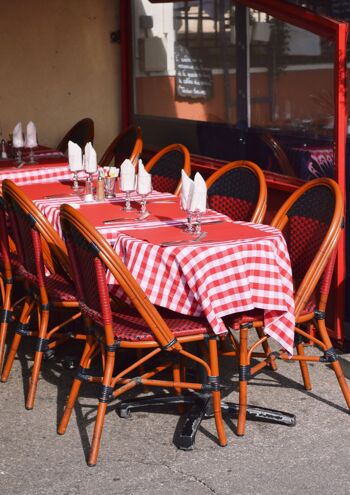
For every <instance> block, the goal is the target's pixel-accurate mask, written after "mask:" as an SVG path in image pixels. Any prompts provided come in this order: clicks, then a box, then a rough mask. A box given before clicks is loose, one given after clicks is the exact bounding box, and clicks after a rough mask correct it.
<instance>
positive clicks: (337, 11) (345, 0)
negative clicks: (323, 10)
mask: <svg viewBox="0 0 350 495" xmlns="http://www.w3.org/2000/svg"><path fill="white" fill-rule="evenodd" d="M331 16H332V17H334V18H335V19H338V20H340V21H349V20H350V1H349V0H331Z"/></svg>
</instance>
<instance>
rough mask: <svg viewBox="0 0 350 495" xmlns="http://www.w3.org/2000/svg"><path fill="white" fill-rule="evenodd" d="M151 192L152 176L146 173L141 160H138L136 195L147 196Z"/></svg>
mask: <svg viewBox="0 0 350 495" xmlns="http://www.w3.org/2000/svg"><path fill="white" fill-rule="evenodd" d="M151 191H152V176H151V174H149V173H148V172H146V170H145V167H144V165H143V163H142V160H139V167H138V174H137V192H138V194H149V193H150V192H151Z"/></svg>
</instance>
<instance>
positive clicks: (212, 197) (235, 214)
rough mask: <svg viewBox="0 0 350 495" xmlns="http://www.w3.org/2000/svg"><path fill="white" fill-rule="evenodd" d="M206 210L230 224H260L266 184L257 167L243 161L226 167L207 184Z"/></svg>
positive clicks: (216, 173) (263, 208)
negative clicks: (211, 210)
mask: <svg viewBox="0 0 350 495" xmlns="http://www.w3.org/2000/svg"><path fill="white" fill-rule="evenodd" d="M207 187H208V206H209V208H211V209H213V210H215V211H219V212H220V213H223V214H225V215H227V216H229V217H230V218H232V220H235V221H238V220H241V221H247V222H249V221H255V222H259V221H261V220H262V217H263V214H264V212H265V209H266V184H265V179H264V176H263V173H262V172H261V170H260V169H259V167H258V166H257V165H256V164H254V163H252V162H246V161H241V160H240V161H236V162H232V163H229V164H227V165H225V166H224V167H222V169H220V170H219V171H217V172H215V173H214V174H213V175H212V176H211V177H209V179H208V180H207Z"/></svg>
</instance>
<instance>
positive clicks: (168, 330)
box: [58, 205, 226, 466]
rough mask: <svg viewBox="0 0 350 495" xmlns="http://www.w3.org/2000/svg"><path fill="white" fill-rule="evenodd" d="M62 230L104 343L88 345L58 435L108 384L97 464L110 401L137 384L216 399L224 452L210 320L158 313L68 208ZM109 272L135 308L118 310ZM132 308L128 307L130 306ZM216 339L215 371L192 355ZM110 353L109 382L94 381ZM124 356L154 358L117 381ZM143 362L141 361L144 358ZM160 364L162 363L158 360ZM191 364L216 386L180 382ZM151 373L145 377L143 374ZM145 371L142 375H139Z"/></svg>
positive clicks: (85, 308) (85, 307) (96, 439)
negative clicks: (89, 390)
mask: <svg viewBox="0 0 350 495" xmlns="http://www.w3.org/2000/svg"><path fill="white" fill-rule="evenodd" d="M61 224H62V229H63V232H64V236H65V240H66V244H67V248H68V253H69V257H70V260H71V265H72V271H73V275H74V280H75V284H76V289H77V293H78V296H79V301H80V305H81V310H82V312H83V313H84V314H85V315H87V316H88V317H90V318H91V319H92V320H93V322H94V324H95V326H96V341H95V342H91V341H87V343H86V349H85V350H84V352H83V356H82V359H81V362H80V369H79V372H78V374H77V376H76V378H75V380H74V383H73V385H72V388H71V392H70V396H69V398H68V402H67V405H66V408H65V411H64V415H63V417H62V419H61V422H60V424H59V428H58V433H60V434H63V433H65V431H66V428H67V425H68V422H69V418H70V416H71V412H72V409H73V407H74V404H75V401H76V399H77V396H78V393H79V388H80V385H81V382H82V381H83V380H84V381H87V382H94V383H96V382H98V383H100V392H99V397H98V410H97V416H96V422H95V428H94V434H93V439H92V444H91V449H90V454H89V459H88V464H89V465H90V466H93V465H95V464H96V462H97V456H98V451H99V447H100V439H101V435H102V428H103V422H104V417H105V414H106V408H107V404H108V402H110V401H111V400H113V399H115V398H117V397H120V396H121V394H122V393H124V392H126V391H128V390H131V389H133V388H134V387H136V386H137V385H144V386H155V387H161V388H164V387H165V388H167V387H168V388H174V389H175V391H177V392H178V393H180V392H181V391H183V390H188V389H192V390H195V391H201V390H203V389H206V390H207V393H208V391H209V394H210V393H211V396H212V400H213V408H214V416H215V422H216V428H217V432H218V437H219V443H220V445H225V444H226V437H225V432H224V428H223V423H222V416H221V405H220V389H219V387H218V386H215V384H217V383H218V357H217V343H216V339H215V337H214V336H213V337H212V338H210V335H208V332H210V328H209V326H208V323H207V321H206V320H205V319H201V318H190V317H185V316H183V315H180V314H178V313H174V312H172V311H168V310H158V309H156V307H155V306H153V305H152V304H151V302H150V301H149V299H148V298H147V297H146V295H145V294H144V292H143V291H142V289H141V288H140V287H139V285H138V284H137V282H136V280H135V279H134V278H133V277H132V275H131V274H130V272H129V271H128V269H127V268H126V266H125V265H124V264H123V262H122V260H121V259H120V258H119V256H117V254H116V253H115V252H114V250H113V249H112V248H111V246H110V245H109V244H108V242H107V241H106V239H104V238H103V237H102V236H101V234H100V233H99V232H97V231H96V230H95V229H94V227H92V225H91V224H89V222H88V221H87V220H86V219H85V218H84V217H83V216H82V215H81V214H80V213H79V212H78V211H77V210H75V209H74V208H72V207H70V206H69V205H63V206H62V207H61ZM106 270H110V271H111V273H112V274H113V276H114V277H115V279H116V280H117V282H118V283H119V284H120V286H121V288H122V289H123V290H124V292H125V295H126V296H127V297H128V299H129V300H130V301H131V303H132V306H131V307H127V308H126V309H123V307H122V306H120V308H119V309H117V310H115V311H112V309H111V306H110V299H109V293H108V286H107V282H106V276H105V274H106ZM124 307H125V305H124ZM205 339H208V345H209V364H208V363H207V362H206V361H204V360H203V359H201V358H199V357H197V356H196V355H194V354H191V353H190V352H188V351H186V350H185V348H184V346H185V344H186V343H189V342H203V341H204V340H205ZM100 346H101V347H102V350H103V351H102V352H103V364H104V366H103V375H102V376H100V377H97V376H93V375H92V374H91V371H90V370H89V369H88V368H89V365H90V361H91V357H92V355H93V354H94V353H95V352H96V348H97V347H98V348H99V347H100ZM118 349H136V350H140V349H142V350H144V352H146V354H145V355H143V356H142V357H141V358H140V357H138V358H137V360H136V362H134V363H133V364H132V365H130V366H128V367H127V368H126V369H124V370H123V371H121V372H117V373H116V374H114V365H115V360H116V354H117V353H118ZM139 356H140V355H139ZM153 358H156V359H155V360H154V359H153ZM183 358H186V359H187V360H189V361H190V362H192V363H194V364H197V365H199V366H200V367H202V368H203V369H204V371H205V373H207V375H208V383H206V384H203V383H196V382H192V383H191V382H187V381H186V380H185V379H184V377H181V376H180V365H179V361H181V360H182V359H183ZM145 365H146V366H147V369H145V370H144V372H141V371H140V367H142V366H145ZM166 369H170V370H173V380H169V379H166V378H165V377H164V378H162V377H159V378H158V377H157V375H158V373H161V372H162V371H164V370H166ZM135 371H139V376H137V375H135V373H134V372H135Z"/></svg>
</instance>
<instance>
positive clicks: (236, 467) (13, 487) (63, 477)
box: [0, 348, 350, 495]
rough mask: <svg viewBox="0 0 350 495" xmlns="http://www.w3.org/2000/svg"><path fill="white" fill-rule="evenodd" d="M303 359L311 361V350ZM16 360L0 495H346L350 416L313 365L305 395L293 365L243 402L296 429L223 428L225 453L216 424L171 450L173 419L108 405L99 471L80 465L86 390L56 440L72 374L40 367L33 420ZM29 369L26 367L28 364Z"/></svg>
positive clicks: (232, 380)
mask: <svg viewBox="0 0 350 495" xmlns="http://www.w3.org/2000/svg"><path fill="white" fill-rule="evenodd" d="M309 352H317V350H315V349H312V348H311V349H310V351H309ZM25 363H26V359H25V356H24V355H23V354H22V357H21V360H16V362H15V365H14V369H13V373H12V375H11V377H10V380H9V382H8V383H6V384H2V383H1V384H0V411H1V412H0V425H1V429H0V442H1V455H0V494H1V495H19V494H21V495H22V494H23V495H34V494H35V495H54V494H60V495H75V494H77V495H78V494H79V495H80V494H84V495H85V494H86V495H90V494H91V495H92V494H94V495H95V494H97V493H99V494H101V495H103V494H105V493H108V494H111V495H114V494H115V495H119V494H120V495H129V494H130V495H131V494H132V495H139V494H140V495H141V494H143V495H145V494H150V495H158V494H159V495H163V494H174V495H175V494H176V495H177V494H189V493H190V494H191V495H197V494H201V495H202V494H204V495H205V494H219V495H226V494H230V495H232V494H235V495H239V494H244V495H246V494H282V493H283V494H300V493H304V494H316V493H317V494H328V493H329V494H330V493H332V494H333V493H337V494H346V493H349V492H350V427H349V426H350V416H349V414H348V411H347V409H346V405H345V402H344V399H343V397H342V395H341V392H340V389H339V387H338V385H337V381H336V378H335V375H334V373H333V372H332V371H331V370H330V369H329V368H328V367H327V366H325V365H320V364H318V365H317V364H311V365H309V368H310V373H311V378H312V382H313V385H314V388H313V390H312V391H311V392H306V391H304V390H303V388H302V386H301V376H300V372H299V366H298V364H297V363H286V362H278V371H277V372H271V371H268V372H266V373H261V374H260V375H258V376H257V377H256V378H255V379H253V380H251V381H250V383H249V403H250V404H253V405H260V406H263V407H272V408H275V409H281V410H285V411H288V412H293V413H295V414H296V416H297V425H296V426H295V427H292V428H290V427H289V428H288V427H285V426H281V425H273V424H266V423H265V424H264V423H256V422H249V423H248V426H247V432H246V436H245V437H237V436H236V434H235V421H230V420H229V421H228V422H227V423H226V425H225V426H226V433H227V436H228V441H229V443H228V446H227V447H225V448H221V447H219V446H218V445H217V443H216V441H215V427H214V422H213V420H207V421H205V422H203V423H202V426H201V429H200V431H199V432H198V435H197V440H196V446H195V449H194V450H193V451H190V452H183V451H179V450H177V449H176V448H175V447H174V445H173V443H172V437H173V434H174V430H175V427H176V424H177V421H178V416H177V415H176V413H174V414H169V413H168V414H166V413H148V412H142V413H141V412H139V413H135V414H134V415H133V417H132V419H131V420H123V419H120V418H119V417H118V416H117V415H116V414H115V410H114V406H113V405H111V406H109V413H108V415H107V417H106V421H105V427H104V432H103V437H102V445H101V450H100V456H99V460H98V464H97V466H96V467H94V468H89V467H87V465H86V462H85V455H86V454H87V452H88V448H89V441H90V440H91V434H92V427H93V420H94V416H95V411H96V404H97V401H96V399H95V397H94V393H93V392H94V391H93V390H92V389H91V387H87V386H83V389H82V394H81V398H80V400H79V404H78V406H77V408H76V411H75V413H74V414H73V416H72V420H71V423H70V425H69V428H68V430H67V432H66V434H65V435H64V436H62V437H61V436H58V435H57V434H56V428H57V421H58V418H60V416H61V414H62V408H63V405H64V402H65V398H66V394H67V393H68V390H69V385H70V383H71V380H72V377H73V375H74V373H73V372H72V371H69V370H66V369H63V368H62V366H61V365H59V364H54V363H51V362H48V363H45V365H44V369H43V371H42V378H41V379H40V382H39V388H38V394H37V402H36V405H35V409H34V410H33V411H26V410H25V408H24V385H25V383H26V382H27V379H28V374H29V370H28V368H27V367H26V364H25ZM29 365H31V361H30V362H29ZM222 373H223V377H224V380H223V381H224V385H225V387H226V388H225V392H224V394H228V397H229V398H230V399H231V400H233V401H237V373H236V368H235V366H234V365H233V363H232V361H231V360H229V359H228V358H226V359H224V360H222Z"/></svg>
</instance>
